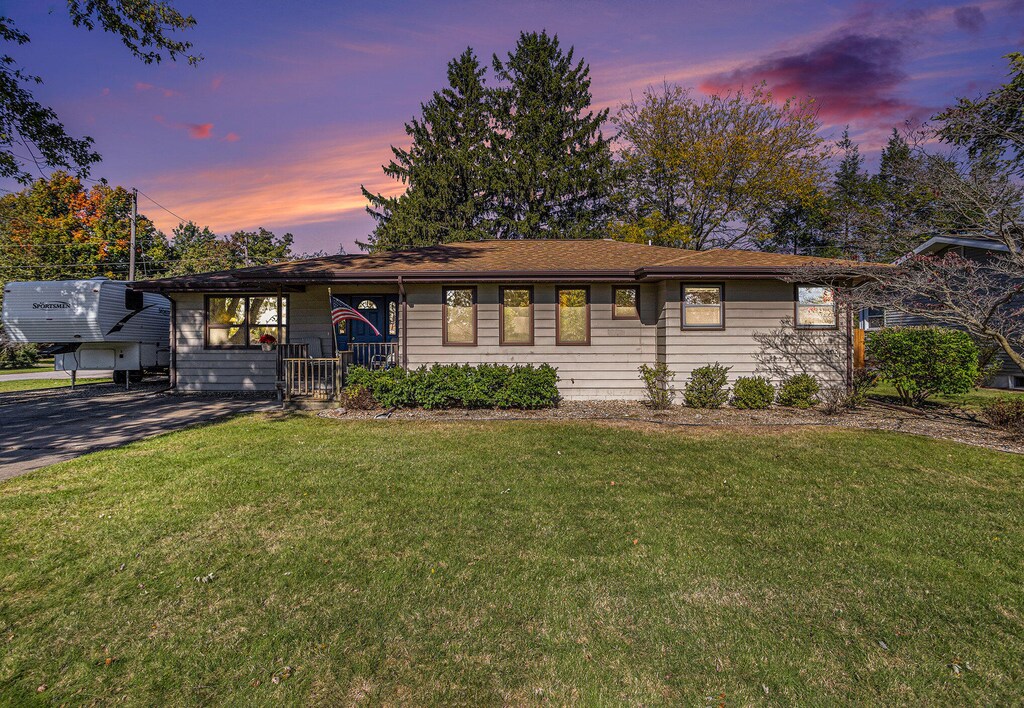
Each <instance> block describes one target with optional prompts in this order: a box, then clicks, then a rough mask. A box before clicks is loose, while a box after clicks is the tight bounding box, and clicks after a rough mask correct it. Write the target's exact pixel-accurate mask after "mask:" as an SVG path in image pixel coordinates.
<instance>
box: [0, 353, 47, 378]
mask: <svg viewBox="0 0 1024 708" xmlns="http://www.w3.org/2000/svg"><path fill="white" fill-rule="evenodd" d="M39 371H53V357H50V358H49V359H40V360H39V361H38V362H36V365H35V366H29V367H26V368H22V369H0V376H3V375H5V374H34V373H37V372H39Z"/></svg>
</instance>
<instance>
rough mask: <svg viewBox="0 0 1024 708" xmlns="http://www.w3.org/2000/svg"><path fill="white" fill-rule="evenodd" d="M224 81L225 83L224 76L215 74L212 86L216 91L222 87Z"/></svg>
mask: <svg viewBox="0 0 1024 708" xmlns="http://www.w3.org/2000/svg"><path fill="white" fill-rule="evenodd" d="M222 83H224V77H223V76H214V77H213V79H211V80H210V88H211V89H213V90H214V91H216V90H217V89H219V88H220V85H221V84H222Z"/></svg>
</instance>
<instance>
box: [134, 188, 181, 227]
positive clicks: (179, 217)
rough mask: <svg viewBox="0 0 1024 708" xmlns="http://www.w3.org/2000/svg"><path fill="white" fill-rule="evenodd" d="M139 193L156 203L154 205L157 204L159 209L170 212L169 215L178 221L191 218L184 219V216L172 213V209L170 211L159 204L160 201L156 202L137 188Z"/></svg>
mask: <svg viewBox="0 0 1024 708" xmlns="http://www.w3.org/2000/svg"><path fill="white" fill-rule="evenodd" d="M139 194H141V195H142V196H144V197H145V198H146V199H148V200H149V201H151V202H153V203H154V204H156V205H157V206H158V207H160V208H161V209H163V210H164V211H166V212H167V213H168V214H170V215H171V216H173V217H174V218H175V219H177V220H178V221H180V222H182V223H185V222H188V221H191V219H186V218H185V217H183V216H178V215H177V214H175V213H174V212H173V211H171V210H170V209H168V208H167V207H165V206H164V205H163V204H161V203H160V202H158V201H157V200H155V199H153V197H151V196H149V195H148V194H146V193H145V192H143V191H142V190H141V189H140V190H139Z"/></svg>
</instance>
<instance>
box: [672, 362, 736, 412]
mask: <svg viewBox="0 0 1024 708" xmlns="http://www.w3.org/2000/svg"><path fill="white" fill-rule="evenodd" d="M730 368H731V367H728V366H722V365H721V364H719V363H717V362H715V363H714V364H708V365H707V366H702V367H700V368H697V369H694V370H693V371H692V372H691V373H690V378H689V380H688V381H687V382H686V388H685V389H684V390H683V399H684V400H685V401H686V405H688V406H690V407H692V408H719V407H720V406H721V405H722V404H723V403H725V402H726V401H728V400H729V389H728V388H727V387H726V382H727V381H728V379H729V369H730Z"/></svg>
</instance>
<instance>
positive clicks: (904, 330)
mask: <svg viewBox="0 0 1024 708" xmlns="http://www.w3.org/2000/svg"><path fill="white" fill-rule="evenodd" d="M865 353H866V356H867V358H868V359H869V361H870V362H871V363H872V365H873V366H874V367H875V368H876V369H877V370H878V374H879V377H880V378H881V379H882V380H883V381H887V382H889V383H890V384H892V386H893V388H895V389H896V392H897V393H898V394H899V396H900V400H902V401H903V402H904V403H906V404H907V405H911V406H920V405H921V404H922V403H924V400H925V399H926V398H928V396H931V395H932V394H936V393H944V394H946V395H950V396H955V395H962V394H965V393H967V392H969V391H970V390H971V389H972V388H974V386H975V384H976V383H977V381H978V379H979V377H980V376H981V372H980V371H979V369H978V346H977V345H976V344H975V343H974V340H972V339H971V336H970V335H969V334H967V333H966V332H961V331H959V330H955V329H946V328H943V327H891V328H887V329H882V330H879V331H877V332H871V333H869V334H868V339H867V342H866V348H865Z"/></svg>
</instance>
